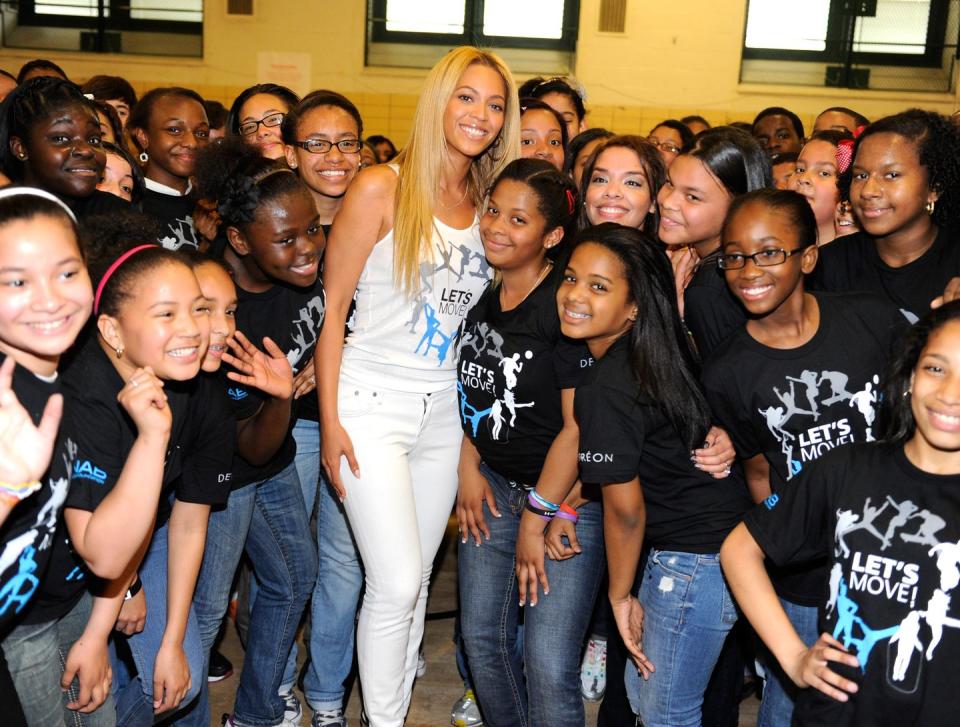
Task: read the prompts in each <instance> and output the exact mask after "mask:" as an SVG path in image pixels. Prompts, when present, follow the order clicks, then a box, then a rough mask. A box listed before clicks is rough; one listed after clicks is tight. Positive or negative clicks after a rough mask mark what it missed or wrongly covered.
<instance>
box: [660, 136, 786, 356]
mask: <svg viewBox="0 0 960 727" xmlns="http://www.w3.org/2000/svg"><path fill="white" fill-rule="evenodd" d="M770 186H772V179H771V173H770V162H769V159H768V158H767V156H766V155H765V154H764V153H763V149H761V148H760V145H759V144H757V142H756V141H755V140H754V139H753V137H751V136H750V134H747V133H745V132H744V131H742V130H740V129H735V128H733V127H730V126H721V127H718V128H716V129H710V130H708V131H705V132H703V133H702V134H700V135H699V136H698V137H697V139H696V141H695V142H694V144H693V146H692V147H691V148H690V149H688V150H687V151H685V152H684V153H682V154H680V156H678V157H677V158H676V159H674V160H673V163H671V164H670V169H669V170H668V173H667V182H666V184H664V186H663V188H662V189H661V190H660V194H659V195H658V197H657V202H658V205H659V209H660V226H659V235H658V237H659V238H660V241H661V242H663V243H664V244H666V245H667V247H668V248H670V249H671V255H672V258H671V260H672V262H673V263H674V267H675V268H676V267H683V266H682V263H683V261H682V260H681V259H680V256H684V255H686V256H690V258H691V260H693V261H694V264H695V268H694V273H693V277H692V278H691V279H689V280H680V281H678V287H680V289H681V290H680V292H681V296H680V315H681V316H682V318H683V321H684V323H685V324H686V326H687V328H688V330H689V331H690V334H691V335H692V336H693V340H694V343H695V344H696V346H697V350H698V351H699V352H700V356H701V358H703V359H705V358H707V357H708V356H709V355H710V352H711V351H713V349H714V348H716V346H717V345H719V344H720V343H721V342H723V340H724V339H725V338H726V337H727V336H729V335H730V334H731V333H732V332H733V331H735V330H737V329H739V328H740V327H741V326H742V325H743V323H744V321H745V320H746V319H745V316H744V313H743V309H742V308H741V307H740V306H739V305H738V304H737V301H736V300H735V299H734V298H733V296H732V295H731V293H730V291H729V290H728V289H727V286H726V284H725V283H724V281H723V278H722V277H721V276H720V273H719V272H718V270H717V266H716V258H717V256H718V255H719V254H720V247H721V245H720V232H721V230H722V228H723V220H724V218H725V217H726V215H727V210H728V209H729V207H730V203H731V202H732V201H733V199H734V198H735V197H737V196H738V195H741V194H745V193H746V192H751V191H753V190H755V189H760V188H761V187H770ZM681 277H684V278H685V277H686V276H681Z"/></svg>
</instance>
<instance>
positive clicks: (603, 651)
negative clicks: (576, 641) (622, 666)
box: [580, 638, 607, 702]
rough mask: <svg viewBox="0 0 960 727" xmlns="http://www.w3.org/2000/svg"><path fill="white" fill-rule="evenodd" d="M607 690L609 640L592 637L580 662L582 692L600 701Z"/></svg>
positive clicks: (590, 700)
mask: <svg viewBox="0 0 960 727" xmlns="http://www.w3.org/2000/svg"><path fill="white" fill-rule="evenodd" d="M606 691H607V640H606V639H597V638H591V639H590V641H588V642H587V650H586V653H584V655H583V663H581V664H580V694H581V695H583V698H584V699H586V700H587V701H588V702H599V701H600V700H601V699H603V694H604V692H606Z"/></svg>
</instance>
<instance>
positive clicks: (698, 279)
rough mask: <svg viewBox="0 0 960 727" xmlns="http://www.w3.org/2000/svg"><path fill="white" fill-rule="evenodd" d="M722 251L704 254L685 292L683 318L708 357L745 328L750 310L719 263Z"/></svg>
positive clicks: (701, 354) (704, 356) (698, 345)
mask: <svg viewBox="0 0 960 727" xmlns="http://www.w3.org/2000/svg"><path fill="white" fill-rule="evenodd" d="M718 257H720V251H719V250H718V251H717V252H715V253H713V254H711V255H708V256H707V257H705V258H703V260H701V261H700V263H699V264H698V266H697V272H696V273H694V276H693V280H691V281H690V284H689V285H688V286H687V288H686V290H685V291H684V292H683V322H684V323H685V324H686V326H687V330H688V331H690V335H691V336H693V341H694V343H696V345H697V350H698V351H699V352H700V358H701V359H706V358H707V357H708V356H709V355H710V354H711V353H713V350H714V349H715V348H716V347H717V346H719V345H720V344H721V343H723V342H724V341H725V340H726V339H727V338H729V337H730V336H731V335H732V334H733V333H735V332H736V331H739V330H740V329H741V328H743V326H744V324H745V323H746V322H747V314H746V312H745V311H744V310H743V306H742V305H740V301H738V300H737V299H736V298H735V297H734V295H733V293H731V292H730V288H728V287H727V281H726V280H725V279H724V277H723V272H722V271H721V270H720V268H718V267H717V258H718Z"/></svg>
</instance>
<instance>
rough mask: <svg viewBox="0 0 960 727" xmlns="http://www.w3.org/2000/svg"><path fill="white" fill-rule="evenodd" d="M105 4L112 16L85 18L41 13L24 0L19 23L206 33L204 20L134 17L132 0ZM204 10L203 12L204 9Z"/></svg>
mask: <svg viewBox="0 0 960 727" xmlns="http://www.w3.org/2000/svg"><path fill="white" fill-rule="evenodd" d="M104 5H105V6H106V7H108V8H109V10H110V14H109V15H106V16H104V17H93V18H85V17H83V16H79V15H66V14H64V15H57V14H52V13H38V12H37V11H36V0H20V3H19V15H18V18H17V23H18V24H19V25H25V26H41V27H53V28H74V29H77V30H95V31H98V32H104V33H107V32H123V31H127V32H141V33H178V34H181V35H200V36H202V35H203V22H199V23H194V22H187V21H178V20H143V19H139V18H132V17H131V16H130V3H129V2H128V1H127V0H105V2H104ZM158 9H162V8H158ZM201 12H203V10H202V9H201Z"/></svg>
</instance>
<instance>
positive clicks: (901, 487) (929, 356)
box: [721, 302, 960, 727]
mask: <svg viewBox="0 0 960 727" xmlns="http://www.w3.org/2000/svg"><path fill="white" fill-rule="evenodd" d="M897 348H898V350H897V352H896V354H895V356H894V359H893V362H892V364H891V366H890V368H889V372H888V375H887V376H886V377H885V380H884V385H883V388H882V392H881V393H880V394H879V395H878V400H879V407H880V412H879V413H880V416H879V426H878V432H877V433H878V435H879V436H878V440H879V441H878V442H876V443H873V444H856V445H851V446H846V447H842V448H840V449H837V450H836V451H833V452H830V453H828V454H826V455H825V456H823V457H821V458H820V459H819V460H817V461H816V462H814V463H812V464H811V465H810V466H809V468H806V469H805V470H804V471H803V472H802V473H801V476H800V478H799V481H798V482H796V483H795V484H794V485H793V486H792V487H790V488H789V489H788V490H787V491H786V492H785V493H784V494H783V495H782V496H781V497H779V498H777V499H776V500H774V499H772V498H771V499H770V500H768V501H767V502H766V503H764V505H762V506H759V507H757V508H756V509H754V510H753V511H751V512H750V513H748V514H747V517H746V519H745V521H744V522H743V523H742V524H741V525H739V526H738V527H737V528H736V529H735V530H734V531H733V532H732V533H731V534H730V536H729V537H728V538H727V541H726V542H725V543H724V545H723V549H722V551H721V559H722V562H723V567H724V571H725V572H726V574H727V578H728V579H729V581H730V586H731V589H732V590H733V592H734V594H735V595H736V597H737V601H738V603H739V604H740V607H741V608H742V609H743V612H744V614H745V615H746V616H747V618H748V619H749V620H750V623H751V624H752V625H753V626H754V628H755V629H756V631H757V634H758V635H759V636H760V638H761V639H763V641H764V643H766V644H767V646H768V648H769V649H770V651H771V652H772V653H773V655H774V656H775V657H776V659H777V660H778V661H779V662H780V665H781V666H782V667H783V670H784V672H785V673H786V674H787V675H788V676H789V678H790V679H791V680H792V681H793V682H794V684H796V686H797V687H799V689H800V694H799V696H798V698H797V703H796V708H795V710H794V716H793V720H794V721H793V724H794V725H801V726H802V727H806V726H807V725H824V724H830V725H839V726H840V727H848V726H850V725H877V724H922V725H931V726H941V725H942V726H943V727H946V726H947V725H952V724H955V723H956V722H957V719H958V718H960V705H958V703H957V700H956V699H953V698H951V697H949V696H947V695H949V694H951V690H953V689H955V688H956V670H955V664H956V659H957V658H958V654H960V638H958V635H960V632H958V630H957V625H958V624H960V612H958V610H957V607H956V606H955V605H951V601H952V598H954V597H955V592H956V588H957V584H958V580H960V579H958V577H957V555H958V554H957V542H958V540H960V501H958V498H957V489H958V485H960V424H958V422H960V303H958V302H953V303H949V304H947V305H945V306H943V307H942V308H940V309H939V310H936V311H933V312H932V313H928V314H927V315H926V316H925V317H924V318H923V319H921V320H920V322H918V323H917V324H916V325H914V326H913V327H912V328H911V329H910V330H909V332H908V333H907V335H906V336H905V337H904V338H903V339H902V340H901V341H900V343H899V345H898V347H897ZM764 557H767V558H769V559H770V560H771V561H772V562H773V563H775V564H776V565H777V566H781V567H783V566H790V565H794V564H802V563H806V562H809V561H811V560H813V559H816V558H826V559H827V560H828V564H827V565H828V567H827V569H826V572H827V573H828V574H829V575H828V576H825V577H824V578H823V579H822V580H821V582H820V592H821V597H820V599H819V605H820V624H821V626H822V629H821V634H820V637H819V638H818V639H817V640H816V642H815V643H814V644H812V645H808V644H806V643H804V642H803V640H802V639H801V638H800V636H799V635H798V634H797V633H796V631H795V630H794V628H793V626H792V625H791V623H790V621H789V619H788V617H787V614H786V613H785V612H784V610H783V607H782V606H781V605H780V603H779V601H778V600H777V596H776V593H775V591H774V589H773V587H772V584H771V583H770V579H769V577H768V576H767V574H766V571H765V570H764V566H763V563H764ZM887 564H889V565H887ZM871 582H875V583H877V584H878V586H879V587H877V586H870V585H868V584H869V583H871Z"/></svg>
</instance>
